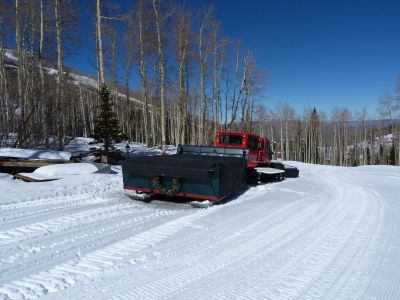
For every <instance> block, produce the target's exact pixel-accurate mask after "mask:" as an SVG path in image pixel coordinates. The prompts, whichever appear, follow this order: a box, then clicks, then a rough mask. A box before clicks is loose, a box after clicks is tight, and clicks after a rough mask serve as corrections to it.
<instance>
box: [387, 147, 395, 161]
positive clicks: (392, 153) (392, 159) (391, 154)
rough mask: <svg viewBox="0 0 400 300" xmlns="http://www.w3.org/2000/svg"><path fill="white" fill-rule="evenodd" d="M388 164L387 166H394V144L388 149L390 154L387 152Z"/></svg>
mask: <svg viewBox="0 0 400 300" xmlns="http://www.w3.org/2000/svg"><path fill="white" fill-rule="evenodd" d="M388 158H389V159H388V163H389V165H393V166H395V165H396V148H395V146H394V144H393V145H392V147H391V148H390V152H389V157H388Z"/></svg>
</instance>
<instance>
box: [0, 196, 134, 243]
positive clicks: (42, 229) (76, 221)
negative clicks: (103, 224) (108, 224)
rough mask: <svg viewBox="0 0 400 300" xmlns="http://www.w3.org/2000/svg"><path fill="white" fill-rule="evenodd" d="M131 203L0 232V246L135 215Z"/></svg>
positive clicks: (90, 210) (115, 204) (86, 211)
mask: <svg viewBox="0 0 400 300" xmlns="http://www.w3.org/2000/svg"><path fill="white" fill-rule="evenodd" d="M137 212H138V211H137V209H136V207H135V206H132V204H131V203H114V204H112V205H106V206H105V207H104V206H103V207H100V208H95V209H89V210H85V211H82V212H78V213H74V214H70V215H66V216H63V217H54V218H51V219H48V220H46V221H41V222H37V223H33V224H27V225H22V226H19V227H15V228H12V229H8V230H1V231H0V245H7V244H12V243H20V242H22V241H25V240H29V239H32V238H34V237H37V236H43V235H51V234H54V233H56V232H58V231H62V230H67V229H70V228H74V227H81V226H84V225H85V224H88V223H95V222H100V221H102V220H106V219H109V218H112V217H114V216H118V215H120V214H121V215H124V214H132V213H137Z"/></svg>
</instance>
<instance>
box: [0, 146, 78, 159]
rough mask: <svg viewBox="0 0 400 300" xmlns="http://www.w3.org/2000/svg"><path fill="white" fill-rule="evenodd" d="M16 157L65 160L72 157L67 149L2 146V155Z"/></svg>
mask: <svg viewBox="0 0 400 300" xmlns="http://www.w3.org/2000/svg"><path fill="white" fill-rule="evenodd" d="M2 156H3V157H16V158H30V159H49V160H65V161H68V160H70V158H71V153H70V152H67V151H51V150H38V149H18V148H0V157H2Z"/></svg>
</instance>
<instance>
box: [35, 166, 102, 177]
mask: <svg viewBox="0 0 400 300" xmlns="http://www.w3.org/2000/svg"><path fill="white" fill-rule="evenodd" d="M96 171H97V168H96V166H94V165H92V164H89V163H76V164H59V165H50V166H44V167H41V168H38V169H36V170H35V171H34V172H33V173H35V174H39V175H44V176H59V175H86V174H91V173H93V172H96Z"/></svg>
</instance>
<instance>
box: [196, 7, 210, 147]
mask: <svg viewBox="0 0 400 300" xmlns="http://www.w3.org/2000/svg"><path fill="white" fill-rule="evenodd" d="M211 12H212V6H209V7H208V9H207V11H206V12H205V14H204V17H203V19H202V22H201V24H200V29H199V37H198V39H199V41H198V50H199V67H200V115H199V134H198V142H199V144H200V145H202V144H203V143H204V142H205V139H204V133H205V131H204V130H205V121H206V103H207V98H206V74H205V73H206V63H207V54H206V53H205V49H204V34H205V30H206V27H207V26H208V22H209V18H210V14H211Z"/></svg>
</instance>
